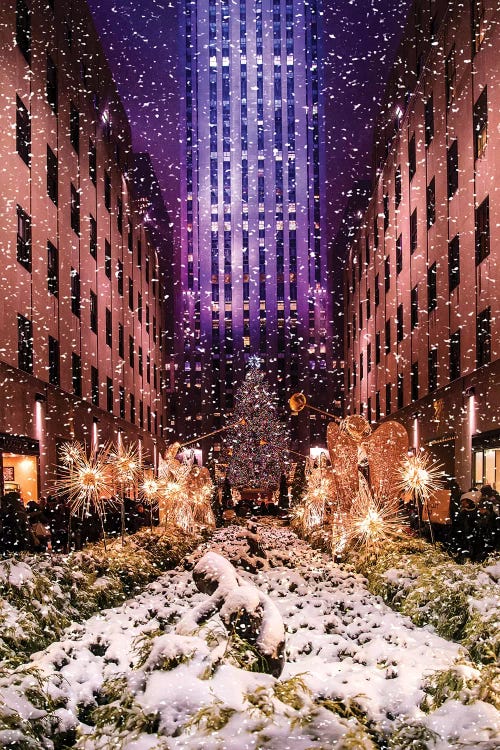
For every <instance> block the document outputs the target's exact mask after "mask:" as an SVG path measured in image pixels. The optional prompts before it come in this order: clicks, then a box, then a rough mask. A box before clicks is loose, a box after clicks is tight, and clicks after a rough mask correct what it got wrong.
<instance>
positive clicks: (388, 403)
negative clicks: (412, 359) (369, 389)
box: [385, 383, 391, 416]
mask: <svg viewBox="0 0 500 750" xmlns="http://www.w3.org/2000/svg"><path fill="white" fill-rule="evenodd" d="M385 413H386V416H387V415H388V414H390V413H391V383H386V384H385Z"/></svg>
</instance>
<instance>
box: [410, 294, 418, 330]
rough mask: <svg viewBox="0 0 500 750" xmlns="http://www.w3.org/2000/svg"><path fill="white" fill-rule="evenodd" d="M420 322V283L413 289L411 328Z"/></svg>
mask: <svg viewBox="0 0 500 750" xmlns="http://www.w3.org/2000/svg"><path fill="white" fill-rule="evenodd" d="M417 324H418V284H417V285H416V286H414V287H413V289H412V290H411V329H412V330H413V329H414V328H415V327H416V325H417Z"/></svg>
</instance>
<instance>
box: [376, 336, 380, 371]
mask: <svg viewBox="0 0 500 750" xmlns="http://www.w3.org/2000/svg"><path fill="white" fill-rule="evenodd" d="M375 364H376V365H379V364H380V331H377V333H376V334H375Z"/></svg>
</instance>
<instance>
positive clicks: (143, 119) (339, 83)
mask: <svg viewBox="0 0 500 750" xmlns="http://www.w3.org/2000/svg"><path fill="white" fill-rule="evenodd" d="M88 2H89V5H90V7H91V9H92V11H93V13H94V19H95V22H96V26H97V29H98V31H99V34H100V36H101V39H102V41H103V46H104V50H105V52H106V54H107V56H108V59H109V61H110V64H111V68H112V70H113V73H114V76H115V80H116V82H117V85H118V90H119V92H120V95H121V97H122V99H123V102H124V104H125V107H126V109H127V112H128V115H129V118H130V121H131V124H132V131H133V136H134V147H135V148H136V150H145V151H149V152H150V154H151V156H152V159H153V163H154V165H155V168H156V170H157V173H158V177H159V179H160V183H161V185H162V189H163V192H164V197H165V200H166V203H167V206H168V208H169V210H170V212H171V214H172V215H173V218H174V220H175V214H176V207H177V205H178V200H179V198H178V195H179V189H178V185H179V146H178V142H179V125H178V121H179V118H178V112H179V96H180V90H179V85H178V75H177V68H178V65H179V59H180V53H179V41H178V40H179V34H178V31H177V28H178V14H179V12H180V10H179V9H180V8H181V7H182V3H181V0H171V1H170V2H169V1H168V0H88ZM409 6H410V2H409V0H402V1H400V2H398V1H397V0H336V1H335V2H333V1H332V0H330V1H328V0H324V20H325V23H324V26H325V28H324V56H325V93H326V123H327V154H326V159H327V178H328V186H327V200H328V205H329V208H328V236H329V238H331V237H332V236H333V235H334V233H335V230H336V227H337V223H338V219H339V217H340V214H341V212H342V209H343V206H344V204H345V200H346V199H345V192H346V191H347V190H348V189H349V188H350V186H351V185H352V184H353V182H354V181H355V180H357V179H360V178H365V177H367V176H369V172H370V161H371V159H370V152H371V141H372V125H373V118H374V115H375V113H376V105H377V100H378V98H379V97H380V96H381V94H382V92H383V88H384V82H385V80H386V78H387V76H388V74H389V70H390V66H391V63H392V60H393V58H394V54H395V51H396V48H397V44H398V41H399V37H400V36H401V33H402V28H403V25H404V19H405V15H406V12H407V10H408V8H409Z"/></svg>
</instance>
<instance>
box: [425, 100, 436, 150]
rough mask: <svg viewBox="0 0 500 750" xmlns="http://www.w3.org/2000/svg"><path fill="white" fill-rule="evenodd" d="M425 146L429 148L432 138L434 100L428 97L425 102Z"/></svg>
mask: <svg viewBox="0 0 500 750" xmlns="http://www.w3.org/2000/svg"><path fill="white" fill-rule="evenodd" d="M424 118H425V145H426V146H427V147H429V146H430V145H431V143H432V139H433V138H434V100H433V97H432V96H430V97H429V99H427V101H426V102H425V112H424Z"/></svg>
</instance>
